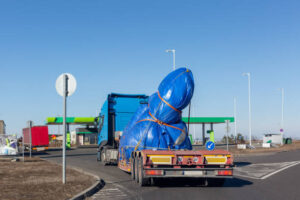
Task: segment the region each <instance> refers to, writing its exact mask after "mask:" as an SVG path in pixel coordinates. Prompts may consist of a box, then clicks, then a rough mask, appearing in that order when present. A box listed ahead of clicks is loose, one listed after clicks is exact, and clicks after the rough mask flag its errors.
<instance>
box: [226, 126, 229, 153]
mask: <svg viewBox="0 0 300 200" xmlns="http://www.w3.org/2000/svg"><path fill="white" fill-rule="evenodd" d="M228 132H229V120H226V149H227V151H228V149H229V148H228Z"/></svg>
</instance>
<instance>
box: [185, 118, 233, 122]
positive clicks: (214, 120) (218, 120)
mask: <svg viewBox="0 0 300 200" xmlns="http://www.w3.org/2000/svg"><path fill="white" fill-rule="evenodd" d="M182 120H183V121H184V122H185V123H188V121H189V119H188V117H183V118H182ZM226 120H229V122H234V117H190V124H221V123H225V121H226Z"/></svg>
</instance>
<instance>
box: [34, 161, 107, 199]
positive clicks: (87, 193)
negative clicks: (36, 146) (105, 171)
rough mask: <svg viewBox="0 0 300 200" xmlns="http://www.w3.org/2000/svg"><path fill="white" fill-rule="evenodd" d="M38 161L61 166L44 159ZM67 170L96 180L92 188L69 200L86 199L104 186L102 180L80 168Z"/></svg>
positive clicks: (70, 167)
mask: <svg viewBox="0 0 300 200" xmlns="http://www.w3.org/2000/svg"><path fill="white" fill-rule="evenodd" d="M40 159H42V160H45V161H47V162H52V163H55V164H57V165H60V166H61V164H60V163H57V162H55V161H51V160H47V159H44V158H40ZM67 168H69V169H73V170H75V171H78V172H79V173H83V174H85V175H88V176H92V177H94V178H95V179H96V183H94V184H93V185H92V186H90V187H89V188H87V189H85V190H84V191H82V192H80V193H78V194H76V195H75V196H73V197H72V198H70V199H69V200H81V199H85V198H86V197H90V196H92V195H93V194H95V193H96V192H98V190H100V189H102V188H103V187H104V186H105V182H104V180H102V179H101V178H100V177H99V176H97V175H95V174H92V173H90V172H86V171H83V170H82V169H81V168H77V167H72V166H68V167H67Z"/></svg>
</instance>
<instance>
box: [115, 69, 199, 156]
mask: <svg viewBox="0 0 300 200" xmlns="http://www.w3.org/2000/svg"><path fill="white" fill-rule="evenodd" d="M193 92H194V79H193V74H192V72H191V71H190V70H189V69H187V68H179V69H177V70H175V71H173V72H171V73H170V74H168V75H167V76H166V77H165V78H164V80H163V81H162V82H161V83H160V85H159V87H158V91H157V92H156V93H154V94H153V95H151V96H150V98H149V102H148V105H141V106H140V108H139V109H138V110H137V111H136V113H135V115H134V116H133V117H132V119H131V121H130V122H129V123H128V125H127V127H126V128H125V129H124V131H123V135H122V138H121V141H120V149H119V150H120V158H121V160H124V159H126V160H127V161H129V158H130V155H131V152H132V151H134V150H142V149H157V150H167V149H188V150H191V149H192V146H191V142H190V139H189V137H188V133H187V128H186V124H185V123H184V122H183V121H182V120H181V111H182V110H183V109H184V108H185V107H186V106H187V105H188V104H189V103H190V101H191V99H192V96H193Z"/></svg>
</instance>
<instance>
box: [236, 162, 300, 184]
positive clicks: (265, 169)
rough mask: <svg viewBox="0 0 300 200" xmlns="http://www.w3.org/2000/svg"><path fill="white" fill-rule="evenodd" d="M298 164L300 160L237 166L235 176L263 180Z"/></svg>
mask: <svg viewBox="0 0 300 200" xmlns="http://www.w3.org/2000/svg"><path fill="white" fill-rule="evenodd" d="M298 164H300V161H292V162H282V163H259V164H250V165H244V166H240V167H236V168H235V173H234V174H235V176H240V177H246V178H251V179H259V180H263V179H267V178H269V177H270V176H273V175H275V174H277V173H279V172H281V171H283V170H285V169H288V168H290V167H293V166H295V165H298Z"/></svg>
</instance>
